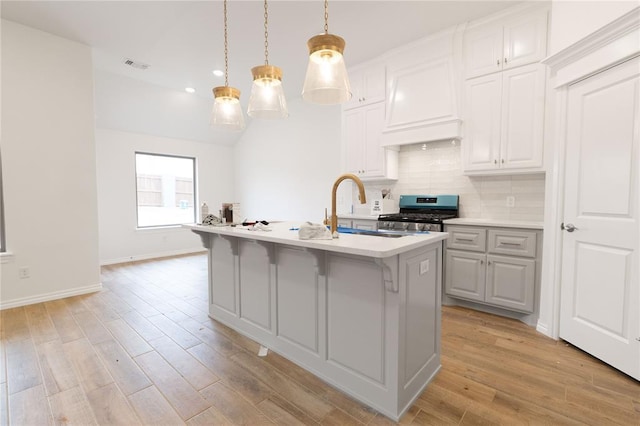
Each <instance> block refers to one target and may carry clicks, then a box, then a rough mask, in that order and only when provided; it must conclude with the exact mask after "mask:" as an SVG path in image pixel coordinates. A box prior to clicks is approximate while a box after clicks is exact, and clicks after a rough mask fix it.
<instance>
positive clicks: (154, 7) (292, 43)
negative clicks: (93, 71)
mask: <svg viewBox="0 0 640 426" xmlns="http://www.w3.org/2000/svg"><path fill="white" fill-rule="evenodd" d="M514 3H515V2H514V1H478V0H476V1H452V0H449V1H427V0H423V1H397V0H386V1H347V0H332V1H331V2H330V3H329V32H330V33H332V34H337V35H340V36H342V37H343V38H344V39H345V40H346V42H347V46H346V50H345V61H346V63H347V66H349V65H354V64H358V63H361V62H363V61H366V60H368V59H371V58H374V57H376V56H377V55H380V54H381V53H383V52H385V51H387V50H390V49H392V48H394V47H398V46H401V45H403V44H406V43H407V42H410V41H413V40H416V39H418V38H420V37H423V36H425V35H428V34H430V33H434V32H437V31H439V30H441V29H444V28H447V27H450V26H453V25H456V24H458V23H461V22H465V21H468V20H472V19H476V18H478V17H481V16H484V15H488V14H490V13H493V12H495V11H498V10H500V9H502V8H505V7H508V6H511V5H513V4H514ZM323 4H324V3H323V2H322V1H321V0H314V1H311V0H301V1H270V2H269V9H268V10H269V63H270V64H271V65H277V66H279V67H281V68H282V69H283V72H284V77H283V85H284V88H285V93H286V94H287V97H288V98H291V97H297V96H300V92H301V90H302V83H303V80H304V73H305V71H306V62H307V47H306V41H307V40H308V39H309V38H310V37H311V36H313V35H315V34H319V33H321V32H322V31H323V28H324V10H323V7H324V6H323ZM222 11H223V4H222V1H220V0H215V1H25V0H21V1H6V0H4V1H2V2H1V14H2V18H3V19H8V20H11V21H14V22H18V23H21V24H24V25H27V26H29V27H33V28H37V29H40V30H43V31H46V32H48V33H51V34H55V35H58V36H61V37H64V38H67V39H70V40H75V41H78V42H80V43H84V44H87V45H89V46H92V47H93V52H94V66H95V67H96V68H97V69H101V70H104V71H108V72H113V73H116V74H121V75H124V76H128V77H132V78H135V79H139V80H143V81H146V82H148V83H151V84H155V85H159V86H163V87H168V88H173V89H177V90H184V88H185V87H193V88H195V89H196V93H195V95H196V96H203V97H206V98H209V99H212V98H213V96H212V94H211V89H212V87H214V86H221V85H224V77H215V76H214V75H213V74H212V70H214V69H224V50H223V13H222ZM263 24H264V3H263V1H261V0H258V1H256V0H230V1H229V2H228V26H229V85H231V86H234V87H237V88H239V89H240V90H241V91H242V100H243V103H244V104H245V105H246V102H247V100H248V97H249V91H250V89H251V82H252V81H251V73H250V69H251V68H252V67H254V66H256V65H262V64H263V63H264V27H263ZM125 58H129V59H132V60H134V61H137V62H141V63H144V64H148V65H150V67H149V68H148V69H147V70H144V71H143V70H139V69H135V68H132V67H130V66H127V65H124V64H123V61H124V59H125Z"/></svg>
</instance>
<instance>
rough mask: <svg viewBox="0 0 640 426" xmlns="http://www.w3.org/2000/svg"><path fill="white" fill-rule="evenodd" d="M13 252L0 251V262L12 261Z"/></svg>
mask: <svg viewBox="0 0 640 426" xmlns="http://www.w3.org/2000/svg"><path fill="white" fill-rule="evenodd" d="M13 258H14V256H13V253H11V252H8V251H5V252H2V253H0V263H12V262H13Z"/></svg>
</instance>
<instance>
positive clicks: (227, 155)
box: [96, 129, 233, 264]
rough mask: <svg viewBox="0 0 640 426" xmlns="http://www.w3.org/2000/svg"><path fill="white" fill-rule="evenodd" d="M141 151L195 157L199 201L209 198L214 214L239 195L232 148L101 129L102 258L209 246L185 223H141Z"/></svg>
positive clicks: (136, 256) (136, 257)
mask: <svg viewBox="0 0 640 426" xmlns="http://www.w3.org/2000/svg"><path fill="white" fill-rule="evenodd" d="M136 151H143V152H151V153H158V154H169V155H181V156H189V157H195V158H196V165H197V166H196V169H197V177H196V180H197V184H198V196H197V201H196V203H197V205H200V204H201V203H202V202H206V203H207V205H209V206H210V211H211V212H212V213H213V212H216V211H217V209H218V208H219V207H217V206H220V205H221V204H222V203H223V202H228V201H231V200H233V178H232V177H233V169H232V167H233V161H232V154H233V151H232V147H230V146H224V145H216V144H211V143H203V142H195V141H190V140H184V139H173V138H163V137H159V136H152V135H144V134H139V133H131V132H123V131H118V130H112V129H97V130H96V154H97V176H98V207H99V225H100V263H101V264H109V263H118V262H124V261H129V260H139V259H148V258H152V257H160V256H170V255H174V254H181V253H190V252H195V251H201V250H203V247H202V242H201V241H200V238H199V237H198V236H197V235H196V234H194V233H193V232H191V231H189V230H187V229H184V228H180V227H167V228H153V229H137V228H136V188H135V183H136V180H135V160H134V155H135V152H136ZM197 214H198V213H197Z"/></svg>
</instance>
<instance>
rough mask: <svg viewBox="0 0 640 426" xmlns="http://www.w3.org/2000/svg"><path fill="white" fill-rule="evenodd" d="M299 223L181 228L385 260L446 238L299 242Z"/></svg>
mask: <svg viewBox="0 0 640 426" xmlns="http://www.w3.org/2000/svg"><path fill="white" fill-rule="evenodd" d="M300 224H301V223H300V222H280V223H272V224H270V225H269V226H270V227H271V228H272V229H273V230H272V231H251V230H249V227H244V226H236V227H230V226H207V225H182V226H183V227H185V228H189V229H191V230H192V231H194V232H196V233H203V232H206V233H211V234H219V235H228V236H232V237H237V238H247V239H251V240H258V241H268V242H272V243H277V244H287V245H291V246H296V247H306V248H311V249H316V250H325V251H332V252H338V253H347V254H355V255H359V256H367V257H374V258H385V257H389V256H395V255H397V254H400V253H404V252H407V251H409V250H413V249H415V248H419V247H422V246H427V245H429V244H433V243H436V242H439V241H442V240H445V239H446V238H447V233H446V232H431V233H428V234H424V233H423V234H421V235H411V234H409V235H406V236H403V237H401V238H385V237H376V236H370V235H353V234H340V238H336V239H333V240H301V239H299V238H298V231H297V230H291V228H298V227H299V226H300Z"/></svg>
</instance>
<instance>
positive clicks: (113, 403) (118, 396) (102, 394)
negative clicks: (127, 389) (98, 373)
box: [87, 383, 140, 426]
mask: <svg viewBox="0 0 640 426" xmlns="http://www.w3.org/2000/svg"><path fill="white" fill-rule="evenodd" d="M87 399H88V400H89V405H90V406H91V409H92V410H93V414H94V415H95V417H96V420H97V421H98V424H100V425H112V426H115V425H122V426H131V425H136V424H140V419H139V418H138V416H137V415H136V413H135V411H134V409H133V407H131V405H130V404H129V401H128V400H127V398H126V397H125V396H124V395H123V394H122V392H121V391H120V389H118V387H117V386H116V385H115V383H111V384H108V385H106V386H103V387H101V388H98V389H94V390H92V391H91V392H87Z"/></svg>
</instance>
